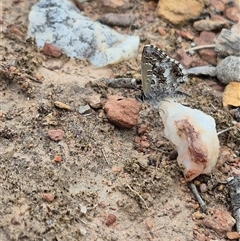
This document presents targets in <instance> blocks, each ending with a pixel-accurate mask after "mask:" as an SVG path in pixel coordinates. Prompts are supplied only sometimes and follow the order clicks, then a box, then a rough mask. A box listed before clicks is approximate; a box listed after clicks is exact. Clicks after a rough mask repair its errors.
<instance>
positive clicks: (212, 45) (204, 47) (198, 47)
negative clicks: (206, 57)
mask: <svg viewBox="0 0 240 241" xmlns="http://www.w3.org/2000/svg"><path fill="white" fill-rule="evenodd" d="M215 46H216V44H207V45H199V46H196V47H193V48H190V49H187V50H185V52H186V53H187V52H189V51H194V50H199V49H209V48H215Z"/></svg>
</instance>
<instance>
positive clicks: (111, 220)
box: [105, 213, 117, 226]
mask: <svg viewBox="0 0 240 241" xmlns="http://www.w3.org/2000/svg"><path fill="white" fill-rule="evenodd" d="M116 220H117V217H116V216H115V215H114V214H111V213H110V214H109V215H108V216H107V219H106V222H105V224H106V225H107V226H111V225H112V224H113V223H115V222H116Z"/></svg>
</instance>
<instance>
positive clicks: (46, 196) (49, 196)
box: [43, 193, 54, 202]
mask: <svg viewBox="0 0 240 241" xmlns="http://www.w3.org/2000/svg"><path fill="white" fill-rule="evenodd" d="M43 199H44V200H45V201H46V202H52V201H53V200H54V195H53V194H51V193H44V194H43Z"/></svg>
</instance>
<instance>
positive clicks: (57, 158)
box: [53, 156, 62, 162]
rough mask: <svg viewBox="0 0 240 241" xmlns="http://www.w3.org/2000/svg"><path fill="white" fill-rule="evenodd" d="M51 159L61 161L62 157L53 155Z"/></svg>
mask: <svg viewBox="0 0 240 241" xmlns="http://www.w3.org/2000/svg"><path fill="white" fill-rule="evenodd" d="M53 160H54V161H55V162H61V161H62V157H61V156H55V157H54V159H53Z"/></svg>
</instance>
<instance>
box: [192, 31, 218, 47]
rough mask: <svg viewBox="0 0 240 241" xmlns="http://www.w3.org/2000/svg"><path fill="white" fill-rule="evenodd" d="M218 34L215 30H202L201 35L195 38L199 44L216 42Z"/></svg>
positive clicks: (195, 41)
mask: <svg viewBox="0 0 240 241" xmlns="http://www.w3.org/2000/svg"><path fill="white" fill-rule="evenodd" d="M215 38H216V34H215V33H213V32H207V31H202V32H201V33H200V35H199V37H197V38H195V39H194V43H195V44H197V45H205V44H214V39H215Z"/></svg>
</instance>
